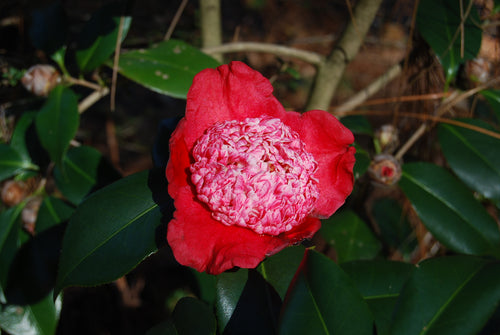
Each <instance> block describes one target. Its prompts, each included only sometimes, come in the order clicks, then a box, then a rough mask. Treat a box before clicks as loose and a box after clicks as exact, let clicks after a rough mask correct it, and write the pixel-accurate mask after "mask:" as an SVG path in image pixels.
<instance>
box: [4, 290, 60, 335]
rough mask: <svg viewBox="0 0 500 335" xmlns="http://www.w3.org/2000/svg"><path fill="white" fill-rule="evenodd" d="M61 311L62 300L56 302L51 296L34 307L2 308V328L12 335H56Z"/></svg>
mask: <svg viewBox="0 0 500 335" xmlns="http://www.w3.org/2000/svg"><path fill="white" fill-rule="evenodd" d="M60 309H61V301H60V299H58V300H56V301H55V302H54V301H53V300H52V295H51V294H49V295H48V296H46V297H45V298H44V299H42V300H41V301H40V302H38V303H36V304H33V305H27V306H15V305H6V306H4V307H3V308H2V307H0V328H2V329H3V330H6V331H8V332H9V333H10V334H12V335H54V334H55V333H56V329H57V323H58V320H59V313H60Z"/></svg>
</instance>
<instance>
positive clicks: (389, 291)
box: [341, 260, 415, 335]
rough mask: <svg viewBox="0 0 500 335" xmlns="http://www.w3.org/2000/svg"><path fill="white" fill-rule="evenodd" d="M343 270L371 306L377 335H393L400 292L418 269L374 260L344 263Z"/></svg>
mask: <svg viewBox="0 0 500 335" xmlns="http://www.w3.org/2000/svg"><path fill="white" fill-rule="evenodd" d="M341 268H342V269H343V270H344V271H345V273H346V274H347V275H348V276H349V278H351V280H352V281H353V282H354V283H355V284H356V286H357V288H358V290H359V292H360V293H361V295H362V296H363V298H364V299H365V301H366V302H367V303H368V306H369V307H370V310H371V312H372V314H373V316H374V317H375V325H376V327H377V335H385V334H389V329H390V326H391V318H392V313H393V310H394V306H395V305H396V301H397V299H398V297H399V291H400V290H401V289H402V288H403V285H404V284H405V283H406V281H407V280H408V278H409V277H410V275H411V274H412V272H413V270H414V269H415V267H414V266H413V265H411V264H408V263H402V262H392V261H386V260H374V261H355V262H348V263H343V264H342V265H341Z"/></svg>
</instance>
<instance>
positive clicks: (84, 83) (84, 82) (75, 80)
mask: <svg viewBox="0 0 500 335" xmlns="http://www.w3.org/2000/svg"><path fill="white" fill-rule="evenodd" d="M64 80H65V81H66V82H68V83H70V84H74V85H80V86H84V87H88V88H91V89H93V90H95V91H98V90H100V89H101V88H102V87H101V86H100V85H98V84H94V83H92V82H90V81H87V80H85V79H78V78H73V77H65V78H64Z"/></svg>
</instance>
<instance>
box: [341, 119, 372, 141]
mask: <svg viewBox="0 0 500 335" xmlns="http://www.w3.org/2000/svg"><path fill="white" fill-rule="evenodd" d="M340 122H342V124H343V125H344V126H346V127H347V128H349V130H350V131H352V132H353V133H354V134H360V135H368V136H373V128H372V125H371V124H370V121H368V119H367V118H366V116H363V115H348V116H344V117H343V118H341V119H340Z"/></svg>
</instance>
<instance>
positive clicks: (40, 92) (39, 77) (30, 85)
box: [21, 64, 61, 97]
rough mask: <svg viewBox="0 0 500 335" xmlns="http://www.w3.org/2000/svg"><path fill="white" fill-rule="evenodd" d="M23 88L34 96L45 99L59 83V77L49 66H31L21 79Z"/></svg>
mask: <svg viewBox="0 0 500 335" xmlns="http://www.w3.org/2000/svg"><path fill="white" fill-rule="evenodd" d="M21 82H22V83H23V85H24V87H25V88H26V89H27V90H28V91H30V92H31V93H33V94H34V95H36V96H42V97H45V96H47V95H49V93H50V91H51V90H52V89H53V88H54V87H55V86H56V85H57V84H58V83H60V82H61V75H60V74H59V72H58V71H57V70H56V69H55V68H54V67H53V66H51V65H42V64H38V65H33V66H32V67H30V68H29V69H28V70H27V71H26V73H25V74H24V76H23V77H22V78H21Z"/></svg>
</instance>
